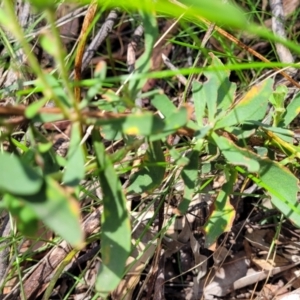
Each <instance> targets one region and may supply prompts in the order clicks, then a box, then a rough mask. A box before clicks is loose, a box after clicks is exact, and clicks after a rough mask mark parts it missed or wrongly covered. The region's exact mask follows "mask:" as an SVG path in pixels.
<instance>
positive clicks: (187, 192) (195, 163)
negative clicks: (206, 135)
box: [178, 147, 199, 214]
mask: <svg viewBox="0 0 300 300" xmlns="http://www.w3.org/2000/svg"><path fill="white" fill-rule="evenodd" d="M197 148H199V147H195V149H193V150H192V151H191V152H190V153H189V154H188V155H187V158H188V159H189V163H188V164H187V165H185V166H184V167H183V169H182V172H181V177H182V180H183V183H184V194H183V199H182V201H181V203H180V204H179V206H178V209H179V210H180V212H181V213H182V214H185V213H186V212H187V210H188V207H189V204H190V202H191V201H192V198H193V196H194V193H195V189H196V187H197V185H198V184H199V178H198V177H199V176H198V170H199V149H197Z"/></svg>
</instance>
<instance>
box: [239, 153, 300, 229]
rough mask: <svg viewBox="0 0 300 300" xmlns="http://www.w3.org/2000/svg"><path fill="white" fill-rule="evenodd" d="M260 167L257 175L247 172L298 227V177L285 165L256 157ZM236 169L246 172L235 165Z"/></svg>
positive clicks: (299, 206)
mask: <svg viewBox="0 0 300 300" xmlns="http://www.w3.org/2000/svg"><path fill="white" fill-rule="evenodd" d="M257 161H258V162H259V165H260V169H259V172H258V175H259V176H258V177H256V176H254V175H251V174H247V175H248V177H249V178H251V179H252V180H253V181H254V182H255V183H256V184H257V185H259V186H260V187H262V188H264V189H266V191H267V192H268V193H269V195H270V196H271V201H272V203H273V205H274V206H275V207H276V208H278V209H279V211H280V212H282V213H283V214H284V215H285V216H286V217H287V218H288V219H290V220H291V221H292V222H293V223H294V224H295V225H296V226H298V227H300V203H299V202H298V200H297V194H298V179H297V178H296V177H295V176H294V175H293V174H292V173H291V172H290V171H289V170H288V169H287V168H285V167H283V166H281V165H280V164H279V163H277V162H275V161H272V160H270V159H261V158H259V157H257ZM237 170H238V171H239V172H240V173H242V174H246V172H245V171H244V170H243V169H241V168H239V167H237Z"/></svg>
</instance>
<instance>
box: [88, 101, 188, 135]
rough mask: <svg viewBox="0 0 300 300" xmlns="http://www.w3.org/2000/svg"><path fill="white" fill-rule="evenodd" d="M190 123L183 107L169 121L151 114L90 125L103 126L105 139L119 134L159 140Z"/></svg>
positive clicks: (91, 120) (97, 121) (97, 120)
mask: <svg viewBox="0 0 300 300" xmlns="http://www.w3.org/2000/svg"><path fill="white" fill-rule="evenodd" d="M187 122H188V112H187V109H186V108H185V107H181V108H180V109H178V110H177V111H176V112H173V113H172V114H171V115H170V117H168V118H167V119H161V118H160V117H159V116H157V115H153V114H152V113H150V112H145V113H137V114H130V115H128V116H126V117H120V118H115V119H106V120H105V119H95V120H93V119H89V120H88V123H89V124H94V125H96V126H99V125H100V126H103V125H105V126H103V127H102V133H103V137H105V138H106V139H108V137H116V136H117V135H118V134H120V133H123V134H125V135H138V136H139V135H140V136H145V137H150V139H151V140H152V141H153V140H158V139H161V138H163V137H165V136H167V135H170V134H172V133H174V132H175V131H176V130H177V129H179V128H181V127H183V126H184V125H185V124H186V123H187Z"/></svg>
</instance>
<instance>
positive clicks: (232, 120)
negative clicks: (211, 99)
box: [214, 78, 273, 129]
mask: <svg viewBox="0 0 300 300" xmlns="http://www.w3.org/2000/svg"><path fill="white" fill-rule="evenodd" d="M272 86H273V79H271V78H269V79H267V80H265V81H263V82H261V83H260V84H258V85H255V86H253V87H252V88H251V89H250V90H249V91H248V92H247V93H246V95H245V96H244V97H243V98H242V99H241V100H240V101H239V102H238V103H237V104H236V105H235V106H234V107H233V108H232V109H231V110H230V111H229V112H228V114H227V115H226V116H224V117H222V118H221V119H220V120H219V121H217V122H216V125H215V127H214V128H215V129H218V128H223V127H226V126H228V127H229V126H232V125H236V124H242V123H243V122H245V121H259V120H261V119H263V117H264V116H265V114H266V111H267V105H268V100H269V97H270V96H271V94H272Z"/></svg>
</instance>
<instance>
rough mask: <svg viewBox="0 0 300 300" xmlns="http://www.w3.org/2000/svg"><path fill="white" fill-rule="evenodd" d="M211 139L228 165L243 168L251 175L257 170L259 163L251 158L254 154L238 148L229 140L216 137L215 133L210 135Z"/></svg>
mask: <svg viewBox="0 0 300 300" xmlns="http://www.w3.org/2000/svg"><path fill="white" fill-rule="evenodd" d="M211 137H212V139H213V140H214V142H215V143H216V145H217V146H218V147H219V149H220V150H221V152H222V154H223V155H224V157H225V158H226V159H227V160H228V162H229V163H231V164H233V165H240V166H245V167H246V168H247V169H248V171H249V172H251V173H252V172H257V171H258V170H259V163H258V161H257V157H254V156H253V155H254V153H252V152H250V151H249V150H245V149H243V148H240V147H238V146H237V145H235V143H234V142H232V141H231V140H229V139H227V138H225V137H223V136H218V135H217V134H216V133H215V132H213V133H212V134H211Z"/></svg>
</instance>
